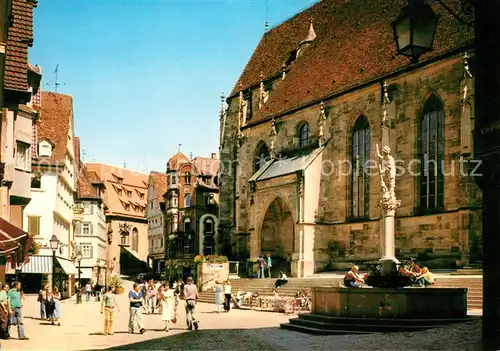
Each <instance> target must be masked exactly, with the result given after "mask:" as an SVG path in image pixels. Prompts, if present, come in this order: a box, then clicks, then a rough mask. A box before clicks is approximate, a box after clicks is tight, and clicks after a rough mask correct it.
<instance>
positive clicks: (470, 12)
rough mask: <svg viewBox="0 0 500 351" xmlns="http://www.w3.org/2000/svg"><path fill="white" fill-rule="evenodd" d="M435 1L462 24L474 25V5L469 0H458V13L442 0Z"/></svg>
mask: <svg viewBox="0 0 500 351" xmlns="http://www.w3.org/2000/svg"><path fill="white" fill-rule="evenodd" d="M435 1H436V2H437V3H438V4H439V5H441V6H442V7H443V8H444V9H445V10H446V11H448V12H449V13H450V14H451V15H452V16H453V17H454V18H455V19H456V20H458V21H459V22H460V23H462V24H463V25H466V26H474V13H475V11H474V5H473V4H472V2H471V1H470V0H460V14H458V13H456V12H455V11H454V10H453V9H452V8H451V7H450V6H448V5H446V4H445V2H444V0H435Z"/></svg>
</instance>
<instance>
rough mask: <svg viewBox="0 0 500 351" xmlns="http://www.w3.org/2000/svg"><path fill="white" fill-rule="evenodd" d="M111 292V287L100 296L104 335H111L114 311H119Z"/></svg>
mask: <svg viewBox="0 0 500 351" xmlns="http://www.w3.org/2000/svg"><path fill="white" fill-rule="evenodd" d="M113 290H114V289H113V288H112V287H111V286H110V287H108V290H107V291H106V293H105V294H104V295H103V296H102V302H101V314H103V313H104V335H113V321H114V309H115V308H116V309H117V310H118V312H119V311H120V309H119V308H118V305H117V304H116V299H115V295H114V294H113Z"/></svg>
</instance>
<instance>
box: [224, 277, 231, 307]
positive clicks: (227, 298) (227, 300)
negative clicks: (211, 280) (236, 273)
mask: <svg viewBox="0 0 500 351" xmlns="http://www.w3.org/2000/svg"><path fill="white" fill-rule="evenodd" d="M230 309H231V282H230V281H229V280H228V281H226V282H225V283H224V311H226V313H227V312H229V310H230Z"/></svg>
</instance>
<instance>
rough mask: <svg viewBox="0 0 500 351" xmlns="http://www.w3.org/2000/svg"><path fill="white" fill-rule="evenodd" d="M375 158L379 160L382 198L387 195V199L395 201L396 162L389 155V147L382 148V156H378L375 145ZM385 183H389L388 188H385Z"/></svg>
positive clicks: (378, 152)
mask: <svg viewBox="0 0 500 351" xmlns="http://www.w3.org/2000/svg"><path fill="white" fill-rule="evenodd" d="M377 156H378V157H379V159H380V164H379V170H380V179H381V184H382V186H383V187H384V192H383V193H382V197H384V196H385V195H388V196H389V198H394V199H395V198H396V193H395V187H396V162H395V161H394V157H392V155H391V148H390V147H389V146H384V148H383V149H382V154H380V151H379V148H378V144H377ZM386 178H387V179H386ZM387 180H388V181H387ZM387 183H389V188H387Z"/></svg>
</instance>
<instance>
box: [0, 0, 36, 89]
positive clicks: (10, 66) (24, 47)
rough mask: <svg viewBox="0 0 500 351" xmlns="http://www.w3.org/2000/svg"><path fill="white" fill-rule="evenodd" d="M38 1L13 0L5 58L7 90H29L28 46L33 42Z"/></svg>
mask: <svg viewBox="0 0 500 351" xmlns="http://www.w3.org/2000/svg"><path fill="white" fill-rule="evenodd" d="M36 3H37V2H36V1H26V0H12V18H13V22H12V26H11V27H10V28H9V36H8V41H7V52H6V57H5V89H7V90H17V91H27V90H28V46H31V44H32V41H33V8H34V7H36Z"/></svg>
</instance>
